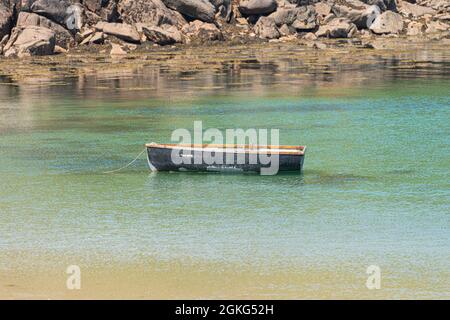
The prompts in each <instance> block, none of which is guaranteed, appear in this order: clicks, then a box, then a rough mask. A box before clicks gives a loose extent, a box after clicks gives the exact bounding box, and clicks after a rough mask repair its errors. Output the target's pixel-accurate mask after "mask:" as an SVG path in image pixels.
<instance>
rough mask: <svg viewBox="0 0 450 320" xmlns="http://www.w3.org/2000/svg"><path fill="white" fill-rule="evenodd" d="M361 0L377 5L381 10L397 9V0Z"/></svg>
mask: <svg viewBox="0 0 450 320" xmlns="http://www.w3.org/2000/svg"><path fill="white" fill-rule="evenodd" d="M361 2H364V3H365V4H368V5H375V6H377V7H378V8H380V10H381V11H386V10H391V11H396V10H397V0H361Z"/></svg>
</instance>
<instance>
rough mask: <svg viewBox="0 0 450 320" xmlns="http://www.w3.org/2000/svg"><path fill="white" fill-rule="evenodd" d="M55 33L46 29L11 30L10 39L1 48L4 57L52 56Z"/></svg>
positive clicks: (33, 27)
mask: <svg viewBox="0 0 450 320" xmlns="http://www.w3.org/2000/svg"><path fill="white" fill-rule="evenodd" d="M55 40H56V39H55V32H54V31H53V30H50V29H48V28H44V27H37V26H27V27H25V28H20V27H16V28H14V29H13V32H12V34H11V38H10V39H9V41H8V43H7V44H6V45H5V47H4V48H3V50H4V54H5V56H6V57H10V56H18V57H24V56H34V55H49V54H53V51H54V49H55Z"/></svg>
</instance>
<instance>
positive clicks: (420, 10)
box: [398, 1, 437, 18]
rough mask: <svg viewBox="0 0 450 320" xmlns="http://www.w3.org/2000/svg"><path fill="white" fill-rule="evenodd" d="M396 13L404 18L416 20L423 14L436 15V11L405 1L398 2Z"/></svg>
mask: <svg viewBox="0 0 450 320" xmlns="http://www.w3.org/2000/svg"><path fill="white" fill-rule="evenodd" d="M398 12H400V13H401V14H402V15H404V16H405V17H413V18H418V17H421V16H423V15H425V14H431V15H435V14H436V13H437V11H436V10H434V9H432V8H429V7H424V6H419V5H417V4H412V3H409V2H406V1H400V2H399V7H398Z"/></svg>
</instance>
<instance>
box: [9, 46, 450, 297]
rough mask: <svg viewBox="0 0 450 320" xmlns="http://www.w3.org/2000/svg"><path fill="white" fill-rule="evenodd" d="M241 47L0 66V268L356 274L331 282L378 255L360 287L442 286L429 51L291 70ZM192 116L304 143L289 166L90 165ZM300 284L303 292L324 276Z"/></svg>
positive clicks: (445, 201)
mask: <svg viewBox="0 0 450 320" xmlns="http://www.w3.org/2000/svg"><path fill="white" fill-rule="evenodd" d="M248 55H249V56H250V57H251V56H252V53H251V52H249V53H248ZM254 55H255V56H254V57H253V59H249V60H245V61H240V62H239V64H238V66H239V67H236V64H235V63H230V62H229V60H226V59H225V61H222V62H221V64H222V68H211V69H206V70H199V71H196V72H192V73H185V72H183V73H180V72H179V71H178V70H177V71H176V72H175V71H173V70H172V69H171V68H170V67H167V68H166V67H161V66H159V67H158V68H156V67H152V66H140V67H138V68H131V69H130V70H128V71H126V72H120V73H119V74H116V73H115V72H114V70H110V73H111V74H109V75H102V74H98V73H95V74H89V73H86V74H83V76H78V77H72V76H62V77H61V79H57V80H55V79H49V80H48V81H43V82H42V83H37V84H36V83H33V84H30V83H22V82H21V81H19V80H15V79H12V78H11V77H9V76H7V77H6V76H5V77H3V78H0V92H1V95H0V110H1V114H2V115H1V118H2V121H0V133H1V134H0V175H1V189H0V211H1V214H0V256H3V259H2V261H1V262H0V267H1V269H2V270H3V271H4V272H8V270H9V272H11V268H12V267H11V266H13V265H14V266H15V267H17V265H20V268H24V269H27V268H33V267H35V266H42V265H46V264H50V263H51V262H50V261H53V260H47V259H46V258H45V257H46V256H47V255H56V256H58V257H60V258H61V259H63V260H64V261H65V260H71V261H73V260H75V262H76V261H77V259H80V260H82V261H84V262H83V263H87V264H88V265H89V263H90V261H91V262H92V264H94V261H95V263H96V264H98V263H100V264H101V262H102V261H104V262H105V261H108V264H109V263H112V264H113V265H114V264H115V263H117V264H127V263H132V262H133V263H134V262H136V261H140V260H145V259H148V258H151V259H155V260H157V261H165V262H170V261H189V262H190V263H192V262H194V263H198V264H200V265H202V264H204V265H205V266H207V265H209V264H215V263H219V264H221V265H222V266H223V267H224V268H226V266H230V267H232V266H242V267H243V268H244V267H246V268H248V267H249V266H250V270H252V268H254V270H261V269H263V270H265V269H268V270H272V271H273V272H275V273H276V272H277V270H280V272H282V271H281V270H286V269H289V270H290V273H294V274H295V270H297V269H298V270H304V269H305V268H308V270H315V271H318V270H323V271H324V272H325V271H326V272H327V273H328V274H329V273H331V274H335V275H336V279H338V278H342V279H344V278H345V279H346V277H344V275H349V274H350V275H351V274H358V277H359V278H358V277H357V278H358V279H360V278H361V279H362V280H361V281H362V282H361V283H347V282H344V280H342V281H341V282H339V280H337V282H336V285H335V287H334V290H336V293H335V295H334V297H340V295H339V290H345V289H349V288H352V287H354V286H356V287H358V288H359V287H364V285H365V270H366V268H367V266H369V265H378V266H380V268H381V270H382V272H383V271H384V270H388V271H387V273H388V274H387V275H386V279H387V280H386V281H385V282H383V284H384V285H385V286H386V287H388V288H389V287H391V291H388V292H389V293H386V292H387V291H384V292H385V294H384V295H383V291H382V290H381V294H380V295H378V296H377V297H386V296H390V297H396V298H408V297H428V298H430V297H431V298H442V297H447V298H448V297H449V290H448V289H449V288H450V282H449V279H450V236H449V235H450V205H449V203H450V202H449V201H450V183H449V181H450V161H449V159H450V148H449V147H450V146H449V142H450V128H449V125H448V124H449V122H450V108H449V102H450V99H449V88H450V77H449V73H448V63H449V61H450V59H448V58H449V57H448V56H446V53H445V52H436V51H430V52H427V51H426V50H425V51H424V50H421V51H417V52H412V53H410V54H408V55H406V54H403V55H395V54H392V55H391V56H390V60H389V61H391V63H390V65H388V66H386V63H382V62H380V61H379V60H380V59H381V58H380V59H375V61H372V62H371V64H370V68H369V67H367V66H364V67H361V68H356V69H355V70H346V69H345V68H340V63H339V62H337V63H335V64H334V68H335V69H336V72H337V73H336V74H335V75H331V76H330V77H328V76H327V74H328V71H327V70H325V71H324V70H318V71H317V70H316V71H315V73H309V74H308V75H307V77H306V78H305V74H303V73H302V71H301V70H302V68H303V66H304V60H302V59H296V58H295V56H292V57H283V58H282V59H281V58H280V57H272V58H267V60H268V61H265V60H264V59H261V58H259V57H258V54H254ZM423 55H427V61H426V62H420V59H418V58H417V57H418V56H423ZM230 60H232V59H230ZM411 61H415V62H414V63H411ZM430 61H431V62H430ZM342 65H343V64H342ZM405 65H407V66H409V67H405ZM424 65H425V67H422V68H420V66H424ZM341 69H342V70H341ZM311 78H314V79H311ZM195 120H202V121H203V126H204V127H205V128H208V127H215V128H219V129H221V130H225V129H227V128H243V129H247V128H277V129H279V130H280V142H281V143H282V144H294V145H300V144H301V145H306V146H307V147H308V148H307V153H306V158H305V166H304V174H303V175H298V174H283V175H277V176H259V175H248V174H247V175H236V174H199V173H157V174H151V173H150V172H149V171H148V168H147V167H146V161H145V159H144V158H141V159H140V160H139V161H137V162H136V163H135V164H134V165H132V166H131V167H129V168H127V169H125V170H123V171H121V172H119V173H116V174H103V172H104V171H107V170H112V169H115V168H118V167H121V166H122V165H124V164H126V163H127V162H129V161H130V160H132V159H133V158H134V157H135V156H136V155H137V154H138V153H139V152H140V151H141V150H142V148H143V144H144V143H146V142H150V141H157V142H169V141H170V134H171V132H172V130H174V129H176V128H187V129H192V127H193V121H195ZM24 252H26V253H27V258H26V259H25V258H24V259H20V258H17V256H15V253H24ZM5 257H6V258H5ZM30 257H31V258H30ZM73 257H76V258H73ZM105 257H106V258H105ZM18 259H19V260H18ZM99 261H100V262H99ZM71 263H74V262H71ZM18 268H19V267H18ZM250 272H251V271H250ZM302 272H303V271H302ZM255 273H256V271H255ZM168 274H170V268H169V271H168ZM168 277H169V276H168ZM305 277H307V274H306V275H305ZM273 281H274V282H275V283H276V280H273ZM311 281H312V282H313V284H316V285H317V286H316V287H314V286H313V287H308V290H309V292H311V293H314V290H316V291H320V290H321V289H320V288H321V286H322V287H323V286H324V283H323V281H325V280H324V279H322V280H321V279H320V276H318V277H315V278H314V280H311ZM327 281H328V280H327ZM345 281H347V280H345ZM355 281H356V280H355ZM357 281H360V280H357ZM408 283H409V284H411V283H414V285H411V286H408ZM267 288H268V287H267ZM267 288H266V289H265V288H264V287H263V288H259V289H258V294H264V292H265V290H266V291H270V290H269V289H267ZM277 290H278V292H279V293H283V292H284V291H289V292H291V293H292V294H291V295H290V296H294V297H295V296H296V295H295V290H300V291H301V290H306V288H294V289H292V288H289V286H288V285H284V286H279V287H277ZM36 291H38V290H36ZM248 295H249V296H250V297H251V296H252V290H251V289H248ZM287 296H289V295H287ZM351 296H352V295H350V297H351ZM353 297H357V296H353Z"/></svg>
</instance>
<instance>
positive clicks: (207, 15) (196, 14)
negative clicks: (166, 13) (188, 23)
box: [162, 0, 216, 22]
mask: <svg viewBox="0 0 450 320" xmlns="http://www.w3.org/2000/svg"><path fill="white" fill-rule="evenodd" d="M162 2H163V3H164V4H165V5H166V6H167V7H168V8H170V9H173V10H176V11H178V12H179V13H181V14H182V15H184V16H186V17H188V18H191V19H199V20H201V21H205V22H213V21H214V18H215V14H216V8H215V7H214V6H213V4H212V3H211V2H209V1H208V0H162Z"/></svg>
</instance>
